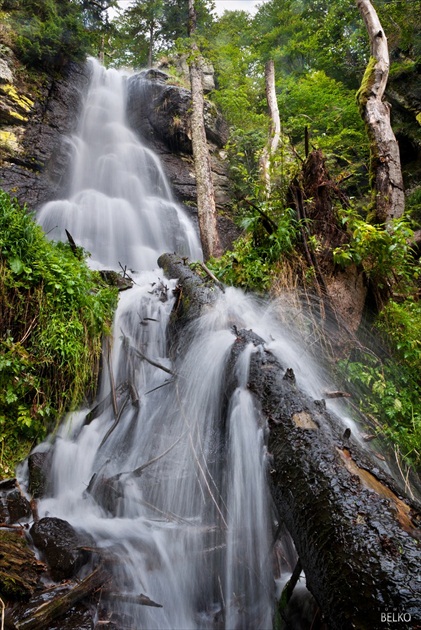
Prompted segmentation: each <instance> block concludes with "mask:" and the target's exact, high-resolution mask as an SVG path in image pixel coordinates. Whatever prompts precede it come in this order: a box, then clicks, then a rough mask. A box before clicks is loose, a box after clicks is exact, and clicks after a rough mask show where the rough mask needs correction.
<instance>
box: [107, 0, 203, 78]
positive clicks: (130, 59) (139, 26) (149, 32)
mask: <svg viewBox="0 0 421 630" xmlns="http://www.w3.org/2000/svg"><path fill="white" fill-rule="evenodd" d="M212 10H213V3H212V2H211V1H209V0H201V1H200V2H198V3H197V8H196V12H197V15H198V29H197V30H198V33H200V32H206V29H207V28H209V26H210V24H212V22H213V16H212ZM113 25H114V27H115V31H114V33H113V35H112V36H111V38H110V41H109V45H108V48H109V49H110V51H109V55H110V61H109V62H107V63H109V64H111V65H114V66H117V67H118V66H121V65H125V66H131V67H133V68H144V67H146V66H147V67H151V66H152V65H153V63H154V62H155V61H156V59H157V57H158V55H160V54H161V55H164V54H168V53H169V52H174V51H175V49H176V42H177V41H178V40H183V39H185V38H186V37H187V35H188V3H187V0H168V1H167V2H163V0H133V2H132V4H131V5H130V6H129V8H128V9H126V11H124V12H123V13H122V15H121V16H120V17H118V18H116V19H115V20H113Z"/></svg>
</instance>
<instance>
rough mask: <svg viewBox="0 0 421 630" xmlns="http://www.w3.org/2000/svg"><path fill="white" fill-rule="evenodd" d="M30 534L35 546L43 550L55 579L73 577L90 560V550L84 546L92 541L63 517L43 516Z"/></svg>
mask: <svg viewBox="0 0 421 630" xmlns="http://www.w3.org/2000/svg"><path fill="white" fill-rule="evenodd" d="M30 534H31V536H32V540H33V541H34V544H35V546H36V547H37V548H38V549H39V550H40V551H42V553H43V555H44V558H45V561H46V562H47V564H48V566H49V568H50V573H51V577H52V578H53V580H56V581H59V580H65V579H68V578H71V577H73V576H74V575H75V574H76V573H77V571H78V570H79V569H80V568H81V567H82V566H83V565H84V564H86V562H88V560H89V557H90V554H89V552H87V551H85V550H83V549H82V547H83V546H84V545H87V544H89V543H90V542H91V541H90V540H87V539H86V538H85V537H83V536H82V535H80V534H78V533H77V532H76V530H75V529H74V528H73V527H72V526H71V525H70V523H68V522H67V521H64V520H62V519H61V518H54V517H52V518H50V517H45V518H42V519H41V520H40V521H38V522H37V523H35V524H34V525H33V526H32V527H31V529H30Z"/></svg>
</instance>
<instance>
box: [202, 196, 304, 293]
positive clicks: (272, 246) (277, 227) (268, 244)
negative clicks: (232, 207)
mask: <svg viewBox="0 0 421 630" xmlns="http://www.w3.org/2000/svg"><path fill="white" fill-rule="evenodd" d="M260 206H261V207H260V210H261V212H258V211H256V212H254V213H253V214H249V215H248V216H247V217H245V218H244V219H243V221H242V225H243V227H244V228H245V229H246V232H247V233H246V235H245V236H241V237H240V238H239V239H237V240H236V241H235V243H234V247H233V249H232V250H231V251H228V252H226V253H225V254H224V255H223V256H222V257H221V258H218V259H211V260H210V261H208V263H207V264H208V266H209V267H210V269H212V271H213V272H214V273H215V275H216V276H217V277H218V279H219V280H221V281H222V282H224V283H225V284H230V285H233V286H238V287H242V288H243V289H246V290H252V291H256V292H258V293H261V292H264V291H267V290H268V289H269V288H270V286H271V284H272V282H273V280H274V278H275V276H276V273H277V267H276V264H277V263H279V262H280V261H281V260H282V259H283V258H284V257H285V256H287V255H288V254H290V253H291V252H292V250H293V247H294V243H295V241H296V239H297V235H298V230H297V221H296V219H295V213H294V212H293V210H291V208H270V207H269V208H268V207H267V205H266V206H265V204H260ZM263 208H264V209H263ZM262 211H263V213H264V214H263V215H262ZM269 212H270V213H271V216H270V217H269V214H267V213H269ZM268 219H270V221H268ZM275 219H276V223H275ZM272 222H273V223H272ZM265 226H266V227H265Z"/></svg>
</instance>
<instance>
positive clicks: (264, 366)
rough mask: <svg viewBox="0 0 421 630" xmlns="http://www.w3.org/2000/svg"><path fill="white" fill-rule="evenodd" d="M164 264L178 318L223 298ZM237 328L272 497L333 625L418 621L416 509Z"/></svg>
mask: <svg viewBox="0 0 421 630" xmlns="http://www.w3.org/2000/svg"><path fill="white" fill-rule="evenodd" d="M159 264H160V265H161V266H163V267H164V269H165V271H166V273H167V274H168V275H170V276H172V277H177V278H178V282H179V289H178V290H179V292H180V293H179V300H178V302H177V305H176V310H175V311H174V314H173V319H174V320H177V313H180V315H182V320H183V321H184V322H186V321H189V320H190V319H191V318H192V317H196V316H200V314H201V312H203V309H204V308H208V305H209V303H211V302H212V300H213V299H216V297H217V294H218V289H217V288H216V287H214V288H213V289H211V288H210V286H209V282H208V281H207V280H206V279H205V278H201V277H196V278H195V279H193V276H194V274H193V273H192V270H191V269H190V267H189V266H188V265H187V263H186V261H183V260H182V259H180V258H178V257H176V256H175V255H170V254H166V255H164V256H162V257H161V258H160V259H159ZM212 296H215V297H212ZM196 298H197V299H196ZM174 324H176V321H175V322H174ZM234 324H235V322H233V325H234ZM175 330H177V329H176V328H175ZM236 334H237V336H236V341H235V343H234V345H233V349H232V360H233V361H234V360H235V358H236V356H238V355H239V354H240V353H241V352H242V350H243V349H244V348H245V346H246V345H247V344H249V343H253V344H254V345H256V346H261V351H260V352H256V353H253V354H252V358H251V367H250V374H249V385H248V386H249V389H250V391H251V392H252V393H253V394H254V396H255V398H256V401H257V402H258V404H259V406H260V408H261V411H262V413H263V414H264V416H265V417H266V419H267V423H268V427H269V435H268V448H269V451H270V453H271V454H272V457H273V462H272V467H271V471H270V477H271V484H272V486H273V495H274V500H275V503H276V506H277V508H278V510H279V514H280V516H281V518H282V520H283V522H284V524H285V525H286V527H287V529H288V531H289V533H290V535H291V536H292V538H293V540H294V544H295V547H296V550H297V553H298V556H299V558H300V561H301V564H302V567H303V570H304V572H305V574H306V579H307V586H308V588H309V590H310V591H311V593H312V594H313V595H314V597H315V599H316V601H317V603H318V605H319V606H320V609H321V611H322V614H323V617H324V620H325V621H326V623H327V625H328V627H329V628H332V629H333V630H338V629H339V628H340V629H341V630H347V629H349V630H351V629H361V630H362V629H365V630H367V629H368V628H370V630H371V629H375V628H388V627H395V628H398V627H401V628H410V627H416V623H417V621H418V622H420V619H421V604H420V602H421V597H420V595H421V591H420V584H419V544H420V532H419V529H418V526H419V518H420V510H419V506H418V505H417V504H416V503H414V502H413V501H412V500H410V499H409V498H408V497H406V496H404V494H403V492H402V491H401V489H400V488H399V486H398V484H397V482H395V480H394V479H393V478H391V477H389V476H388V475H387V474H386V473H385V472H383V471H381V470H380V467H379V464H378V462H377V461H375V457H374V456H370V455H368V454H367V453H366V452H365V451H363V450H362V449H361V448H360V447H359V445H358V442H357V441H356V440H354V439H353V436H352V435H351V436H350V435H349V430H345V431H344V427H343V425H342V424H341V421H340V419H339V418H337V417H336V416H334V415H333V414H331V413H329V412H328V411H327V409H326V405H325V402H324V401H323V400H319V401H314V400H311V399H310V398H309V397H308V396H307V395H306V394H304V393H303V392H302V391H300V389H299V388H298V387H297V384H296V382H295V378H294V375H293V373H292V371H291V370H289V369H288V365H284V366H282V365H281V364H280V363H279V361H278V360H277V359H276V358H275V357H274V356H273V355H272V354H271V352H269V351H268V350H266V349H265V347H264V342H263V340H262V339H260V338H259V337H257V335H254V333H253V332H251V331H241V330H240V331H236ZM231 372H233V370H231ZM228 380H229V375H227V381H228ZM245 456H247V454H245Z"/></svg>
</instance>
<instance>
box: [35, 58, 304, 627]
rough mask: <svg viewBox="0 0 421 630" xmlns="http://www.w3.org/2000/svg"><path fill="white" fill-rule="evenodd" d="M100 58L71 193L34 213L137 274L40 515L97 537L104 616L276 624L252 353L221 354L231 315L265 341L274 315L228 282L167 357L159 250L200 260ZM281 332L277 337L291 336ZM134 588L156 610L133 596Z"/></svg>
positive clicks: (52, 232)
mask: <svg viewBox="0 0 421 630" xmlns="http://www.w3.org/2000/svg"><path fill="white" fill-rule="evenodd" d="M91 66H92V78H91V83H90V87H89V90H88V93H87V95H86V98H85V104H84V108H83V113H82V116H81V121H80V126H79V129H78V132H77V134H76V136H75V137H74V138H72V139H70V140H68V142H69V143H70V145H71V148H72V155H73V166H72V173H71V184H70V188H69V195H68V198H67V199H62V200H58V201H52V202H50V203H48V204H46V205H45V206H44V207H43V208H42V209H41V211H40V212H39V216H38V220H39V223H40V224H41V225H42V227H43V228H44V230H45V232H46V233H47V234H48V235H49V237H50V238H54V239H57V240H59V239H60V240H66V232H65V231H66V230H67V231H68V232H69V233H70V234H71V235H72V237H73V238H74V240H75V241H76V243H77V244H78V245H82V246H83V247H84V248H85V249H86V250H87V251H88V252H90V254H91V264H92V266H93V267H94V268H113V269H117V270H118V269H119V266H127V267H128V268H129V269H131V270H133V271H132V272H131V275H132V277H133V279H134V280H135V285H134V287H133V288H132V289H130V290H129V291H126V292H124V293H122V294H121V297H120V300H119V306H118V309H117V313H116V317H115V321H114V335H113V342H112V344H111V345H112V347H111V346H110V345H109V347H108V348H107V349H106V350H105V352H104V356H105V359H104V369H103V374H102V380H101V384H100V387H99V393H98V398H97V401H96V402H95V404H94V406H93V409H91V410H89V409H81V410H79V411H78V412H76V413H72V414H69V416H68V417H67V418H66V419H65V421H64V422H63V424H62V425H61V427H60V429H59V431H58V433H57V435H56V436H55V437H54V438H53V439H52V444H51V450H52V473H51V475H52V479H51V485H52V489H51V492H50V493H49V496H48V497H45V498H43V499H41V500H40V502H39V506H38V512H39V516H40V517H43V516H47V515H49V516H56V517H59V518H63V519H65V520H67V521H68V522H70V523H71V524H72V525H73V526H74V527H75V528H76V529H78V530H79V531H82V532H84V533H86V534H88V535H89V536H91V537H92V539H93V540H94V541H95V547H96V548H97V549H98V550H99V552H100V553H101V554H102V557H103V558H104V559H105V561H106V562H107V567H108V566H109V567H110V570H111V571H112V574H113V591H114V592H113V597H110V598H109V599H108V600H107V599H106V598H105V599H104V607H105V611H106V614H107V615H108V617H107V618H111V619H112V620H113V621H114V623H115V624H116V626H117V627H119V628H124V627H130V628H136V629H137V630H141V629H145V630H150V629H152V628H159V629H160V630H165V629H168V630H175V629H180V630H188V629H190V628H191V629H195V628H200V629H202V628H209V629H216V628H218V629H219V628H224V629H226V630H235V629H236V628H253V629H259V628H260V629H262V630H268V629H269V628H271V627H272V616H273V604H274V579H273V572H272V559H271V542H272V538H271V535H272V534H273V531H272V530H273V527H274V523H273V516H272V514H271V502H270V498H269V493H268V489H267V483H266V473H267V471H266V468H267V461H266V453H265V447H264V442H265V426H264V425H262V422H261V420H260V419H259V414H258V410H257V409H256V408H255V403H254V401H253V398H252V396H251V394H250V393H249V392H248V390H247V378H248V366H249V358H250V355H251V354H252V353H253V352H256V349H255V348H254V347H253V346H250V347H248V348H247V349H246V350H244V352H243V353H242V354H241V356H240V358H239V359H238V362H237V365H236V367H235V369H234V370H233V374H229V373H228V370H229V368H228V363H227V362H228V360H229V357H230V352H231V348H232V345H233V343H234V341H235V335H234V333H233V329H232V324H233V322H234V321H235V322H237V323H238V324H239V325H244V326H246V327H253V328H254V329H255V330H256V332H257V333H258V334H262V336H263V337H264V338H265V339H267V340H268V341H269V340H270V337H269V332H268V331H269V328H270V327H272V328H273V326H275V328H276V325H277V324H275V322H274V320H273V318H272V316H271V314H270V312H269V310H268V307H267V306H266V305H263V304H259V303H257V302H256V301H255V300H254V299H253V298H251V297H247V296H245V295H244V294H243V293H242V292H240V291H238V290H235V289H228V290H227V292H226V293H225V295H223V296H222V297H221V298H220V300H219V301H218V302H217V303H216V305H215V306H214V307H213V308H212V309H211V310H210V311H209V312H207V313H206V314H205V315H204V316H203V317H202V318H200V319H199V320H198V321H197V322H196V323H195V326H194V331H192V334H191V336H190V342H189V345H188V347H186V348H185V349H184V351H183V353H182V356H181V355H180V356H179V357H177V359H176V360H174V361H171V360H170V358H169V357H168V355H167V324H168V321H169V317H170V313H171V309H172V306H173V303H174V299H175V298H174V295H173V289H174V288H175V281H172V280H171V281H170V280H168V279H166V278H165V277H164V275H163V273H162V271H161V270H159V269H157V268H156V264H157V263H156V261H157V258H158V256H159V255H160V254H161V253H162V252H164V251H177V252H179V253H182V254H183V255H186V256H189V257H190V258H192V259H193V260H194V259H200V256H201V250H200V245H199V241H198V237H197V235H196V231H195V228H194V226H193V225H192V223H191V221H190V219H189V218H188V217H187V215H186V214H185V213H184V210H183V209H182V208H181V207H180V206H179V205H178V204H177V203H176V202H175V201H174V199H173V198H172V194H171V191H170V187H169V185H168V182H167V180H166V177H165V175H164V173H163V171H162V168H161V165H160V163H159V160H158V159H157V157H156V156H155V155H154V154H153V152H151V151H150V150H149V149H148V148H146V147H145V146H143V145H142V143H141V142H140V141H139V139H138V138H137V137H136V136H135V134H134V133H133V132H132V131H131V130H130V129H129V128H128V127H127V125H126V123H125V81H124V78H123V77H122V76H121V74H119V73H118V72H117V71H115V70H105V69H103V68H102V67H101V66H100V65H99V64H98V63H96V62H94V61H92V62H91ZM268 318H269V320H270V327H268V326H267V324H268ZM278 328H279V326H278ZM279 334H280V337H279V338H276V337H273V339H272V342H273V343H275V345H276V343H281V344H284V343H286V342H285V335H284V333H282V331H280V333H279ZM282 340H283V341H282ZM288 347H292V346H288ZM292 352H293V353H294V351H292ZM144 357H147V358H148V359H151V360H152V361H153V362H151V361H148V360H145V359H144ZM153 363H154V364H153ZM227 379H230V380H232V383H233V384H232V387H231V391H228V390H227ZM304 380H305V377H304ZM107 401H108V402H107ZM41 448H45V446H42V447H41ZM141 593H142V594H144V595H146V596H147V597H149V598H151V599H152V600H153V601H154V602H156V603H158V604H160V605H161V606H162V607H160V608H158V607H149V606H142V605H139V604H138V603H136V602H135V601H134V599H135V598H136V597H137V596H139V595H140V594H141ZM98 615H99V616H100V615H101V611H99V612H98Z"/></svg>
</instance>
